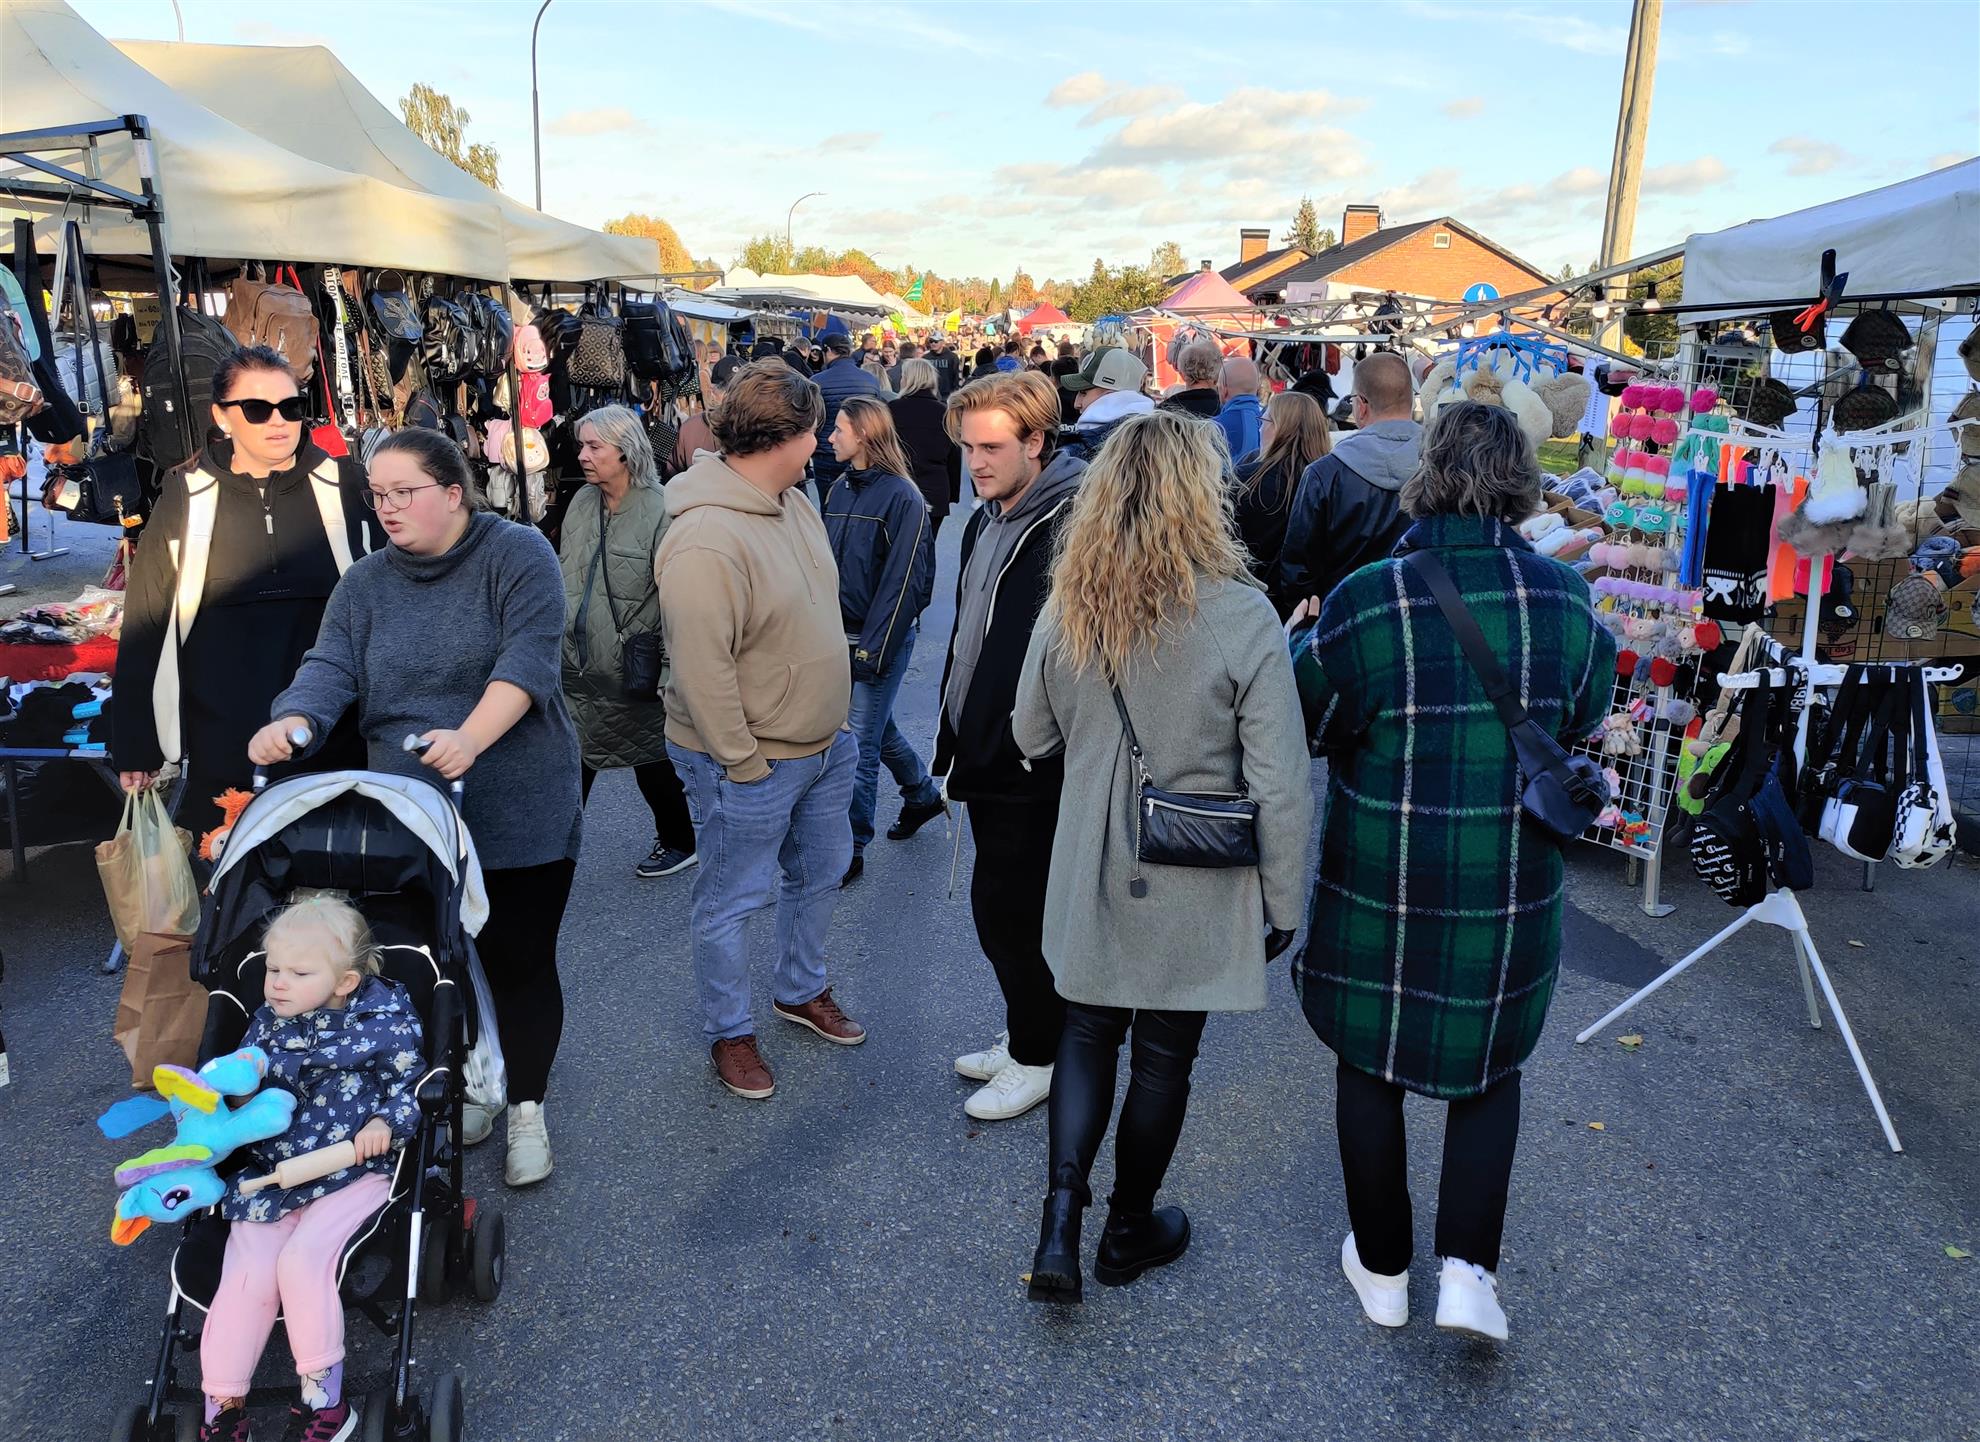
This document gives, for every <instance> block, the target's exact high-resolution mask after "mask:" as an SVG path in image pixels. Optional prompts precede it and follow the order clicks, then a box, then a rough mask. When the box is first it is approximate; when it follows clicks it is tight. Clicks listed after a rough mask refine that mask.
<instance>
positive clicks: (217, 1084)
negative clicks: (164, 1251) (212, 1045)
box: [110, 1046, 296, 1247]
mask: <svg viewBox="0 0 1980 1442" xmlns="http://www.w3.org/2000/svg"><path fill="white" fill-rule="evenodd" d="M267 1074H268V1053H267V1052H265V1051H263V1050H262V1049H261V1048H260V1047H258V1046H251V1047H243V1048H242V1049H241V1050H240V1051H236V1052H230V1053H229V1054H228V1055H226V1056H222V1057H215V1058H214V1059H213V1060H212V1061H210V1062H208V1063H207V1064H206V1065H205V1066H203V1067H201V1068H200V1069H199V1070H198V1071H196V1072H194V1071H188V1070H187V1069H186V1068H184V1067H180V1066H160V1067H158V1068H156V1069H155V1070H154V1071H153V1072H152V1078H151V1079H152V1085H153V1086H155V1087H157V1088H158V1094H159V1095H160V1096H161V1097H163V1098H164V1099H165V1102H166V1105H167V1106H168V1107H169V1108H170V1110H171V1113H172V1119H173V1121H174V1122H175V1123H177V1125H178V1135H177V1136H175V1137H174V1138H173V1139H172V1144H171V1145H170V1146H165V1147H154V1148H153V1149H152V1150H150V1151H148V1152H146V1153H144V1155H142V1156H137V1157H132V1158H131V1159H130V1160H129V1161H127V1162H125V1163H124V1164H123V1165H122V1166H120V1167H118V1168H117V1185H118V1186H120V1187H122V1188H124V1194H123V1196H121V1197H119V1198H118V1199H117V1214H116V1216H115V1217H114V1218H112V1220H111V1222H110V1240H111V1241H113V1242H115V1243H116V1244H117V1245H118V1246H120V1247H125V1246H129V1245H130V1244H131V1243H132V1242H133V1241H135V1240H136V1239H137V1237H138V1236H139V1234H140V1233H142V1232H143V1231H144V1229H145V1228H146V1227H148V1226H150V1225H151V1224H152V1223H153V1222H179V1221H184V1220H185V1219H186V1218H187V1217H189V1216H191V1215H192V1214H193V1213H194V1212H197V1211H199V1210H201V1209H202V1208H204V1207H210V1206H212V1205H213V1204H214V1203H216V1202H218V1201H219V1200H220V1198H221V1196H222V1195H223V1194H224V1193H225V1192H226V1190H227V1184H226V1183H225V1182H224V1181H222V1180H221V1179H220V1173H219V1170H218V1168H219V1166H220V1163H221V1162H223V1161H225V1160H226V1159H227V1157H228V1155H229V1154H230V1153H231V1152H233V1151H234V1150H235V1149H236V1148H239V1147H244V1146H247V1145H249V1144H250V1143H253V1142H259V1141H266V1140H267V1139H268V1138H270V1137H279V1136H281V1135H282V1133H283V1132H285V1131H287V1130H288V1129H289V1122H290V1120H291V1119H292V1118H293V1117H294V1116H295V1114H296V1098H295V1094H294V1093H293V1092H289V1091H285V1090H283V1089H282V1088H280V1087H271V1088H269V1089H268V1090H267V1091H262V1090H261V1089H260V1088H261V1079H262V1078H263V1077H264V1076H266V1075H267ZM225 1097H247V1098H248V1100H247V1101H245V1102H243V1103H242V1104H241V1105H240V1106H237V1107H230V1106H228V1105H227V1104H226V1102H225V1101H224V1100H223V1098H225Z"/></svg>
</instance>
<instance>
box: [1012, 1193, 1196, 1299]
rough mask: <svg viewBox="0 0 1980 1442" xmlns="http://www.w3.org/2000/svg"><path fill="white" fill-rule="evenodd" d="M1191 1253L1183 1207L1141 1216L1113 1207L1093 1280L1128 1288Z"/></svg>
mask: <svg viewBox="0 0 1980 1442" xmlns="http://www.w3.org/2000/svg"><path fill="white" fill-rule="evenodd" d="M1188 1250H1189V1214H1188V1213H1187V1212H1185V1211H1184V1210H1183V1209H1182V1208H1181V1207H1157V1208H1156V1209H1155V1210H1154V1211H1152V1212H1140V1213H1134V1212H1123V1211H1120V1210H1118V1209H1117V1208H1114V1207H1109V1208H1108V1209H1107V1230H1106V1231H1104V1232H1102V1233H1101V1234H1100V1254H1099V1256H1097V1257H1096V1258H1094V1261H1093V1280H1094V1281H1096V1282H1100V1283H1103V1284H1104V1285H1106V1286H1109V1287H1124V1286H1126V1285H1127V1284H1128V1283H1129V1282H1132V1281H1133V1280H1134V1279H1135V1278H1136V1277H1139V1276H1140V1275H1141V1274H1142V1273H1143V1272H1145V1271H1147V1270H1148V1269H1149V1268H1150V1267H1166V1266H1167V1265H1168V1264H1169V1263H1171V1262H1173V1261H1175V1259H1176V1258H1178V1257H1180V1256H1181V1255H1182V1254H1183V1253H1184V1252H1186V1251H1188ZM1033 1275H1034V1276H1035V1275H1036V1274H1035V1273H1034V1274H1033Z"/></svg>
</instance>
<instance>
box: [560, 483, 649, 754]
mask: <svg viewBox="0 0 1980 1442" xmlns="http://www.w3.org/2000/svg"><path fill="white" fill-rule="evenodd" d="M601 529H602V530H603V533H604V541H605V544H604V555H603V557H602V560H603V564H602V565H600V564H599V562H600V559H601V557H600V555H599V534H600V531H601ZM666 534H667V493H666V492H665V491H663V490H661V489H660V487H658V486H633V487H631V488H629V489H628V490H627V491H626V494H625V496H624V497H623V498H622V499H621V500H620V501H619V509H618V511H617V512H615V513H612V514H607V512H606V510H605V497H604V494H603V493H602V492H601V491H600V490H599V489H598V487H596V486H586V487H585V488H584V489H583V490H581V491H579V492H578V493H577V494H576V495H575V496H573V497H571V504H570V508H569V509H568V510H566V511H565V512H564V529H563V536H562V540H561V545H562V555H561V557H560V561H561V564H562V566H563V572H564V647H563V671H564V699H565V700H566V701H567V702H569V704H570V708H571V720H572V721H573V722H575V723H576V725H577V733H578V741H579V744H580V745H581V746H582V748H583V752H584V764H585V765H587V766H589V767H591V769H592V770H594V771H604V770H608V769H609V768H611V767H614V766H643V765H645V764H646V763H647V762H649V761H665V760H666V759H667V707H666V705H665V704H664V703H663V702H662V701H661V700H660V699H659V697H657V696H656V697H655V698H654V699H653V700H651V701H633V700H629V699H628V698H627V697H626V696H625V695H624V693H623V692H622V691H621V690H620V688H619V652H620V649H621V648H620V644H619V637H620V636H621V634H624V635H628V636H630V635H634V634H637V633H638V632H641V631H658V630H659V629H660V591H659V587H658V585H657V584H656V583H655V581H654V579H653V557H654V554H655V552H657V551H658V550H659V549H660V538H661V537H662V536H664V535H666ZM608 577H609V579H610V581H611V587H610V591H611V594H610V596H609V597H608V596H607V594H606V590H607V587H606V580H607V578H608ZM587 590H589V592H590V599H589V601H588V602H587V600H586V594H585V593H586V591H587ZM614 603H616V608H615V605H614ZM615 609H616V613H617V614H616V619H615V617H614V611H615ZM580 638H582V642H583V644H582V645H580V644H579V641H580ZM666 688H667V668H666V667H665V666H664V665H663V666H662V667H661V671H660V689H661V692H662V693H663V694H664V693H665V691H666Z"/></svg>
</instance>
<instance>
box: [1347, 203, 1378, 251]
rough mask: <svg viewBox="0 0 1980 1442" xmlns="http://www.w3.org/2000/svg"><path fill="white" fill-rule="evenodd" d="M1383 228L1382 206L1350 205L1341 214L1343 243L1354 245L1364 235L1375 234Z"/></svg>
mask: <svg viewBox="0 0 1980 1442" xmlns="http://www.w3.org/2000/svg"><path fill="white" fill-rule="evenodd" d="M1381 228H1382V207H1381V206H1379V205H1350V206H1349V207H1348V208H1347V210H1346V211H1345V212H1343V214H1342V215H1341V244H1342V245H1352V244H1353V243H1354V242H1355V241H1357V240H1360V239H1361V238H1362V237H1363V236H1364V235H1373V234H1374V233H1375V232H1376V231H1378V230H1380V229H1381Z"/></svg>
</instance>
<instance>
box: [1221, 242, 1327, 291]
mask: <svg viewBox="0 0 1980 1442" xmlns="http://www.w3.org/2000/svg"><path fill="white" fill-rule="evenodd" d="M1311 259H1313V256H1312V253H1311V252H1309V251H1305V250H1301V249H1300V248H1299V247H1298V246H1296V245H1288V246H1282V247H1281V248H1280V249H1278V250H1274V249H1272V232H1271V231H1269V230H1267V229H1265V228H1264V227H1263V226H1259V227H1257V228H1255V229H1254V228H1250V227H1247V228H1246V229H1244V230H1240V231H1239V232H1238V258H1237V264H1236V265H1227V266H1225V267H1224V268H1223V269H1222V270H1220V271H1218V272H1217V273H1218V274H1219V275H1221V276H1223V278H1224V279H1225V280H1227V281H1229V282H1230V283H1231V284H1232V285H1234V286H1236V287H1237V288H1238V289H1239V290H1241V291H1243V292H1244V293H1245V294H1246V295H1248V296H1252V299H1253V300H1256V299H1257V296H1255V295H1253V294H1252V293H1253V292H1254V291H1270V290H1272V289H1273V287H1272V285H1271V282H1272V281H1274V280H1275V279H1277V278H1278V277H1280V276H1283V275H1284V274H1285V273H1286V272H1287V271H1289V270H1291V269H1292V268H1293V267H1294V266H1299V265H1304V264H1306V262H1307V261H1309V260H1311Z"/></svg>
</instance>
